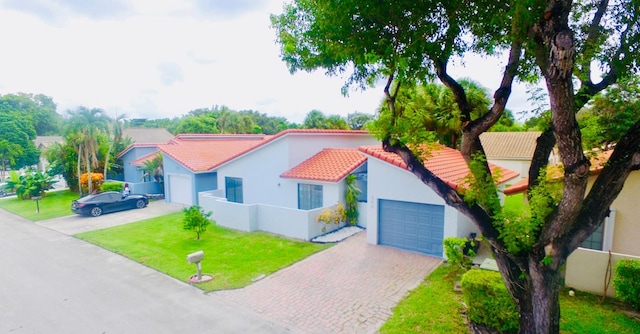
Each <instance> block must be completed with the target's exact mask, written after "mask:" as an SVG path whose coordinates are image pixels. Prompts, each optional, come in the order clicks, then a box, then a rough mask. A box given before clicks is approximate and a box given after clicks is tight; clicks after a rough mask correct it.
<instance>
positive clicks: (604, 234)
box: [580, 208, 616, 251]
mask: <svg viewBox="0 0 640 334" xmlns="http://www.w3.org/2000/svg"><path fill="white" fill-rule="evenodd" d="M615 224H616V209H614V208H611V209H610V210H609V215H607V217H605V219H604V221H603V222H602V224H600V226H598V229H596V230H595V231H594V232H593V233H592V234H591V235H590V236H589V237H588V238H587V239H586V240H585V241H583V242H582V244H581V245H580V247H582V248H588V249H594V250H601V251H607V250H610V249H611V248H613V230H614V227H615Z"/></svg>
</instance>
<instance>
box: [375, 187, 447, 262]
mask: <svg viewBox="0 0 640 334" xmlns="http://www.w3.org/2000/svg"><path fill="white" fill-rule="evenodd" d="M443 238H444V206H442V205H433V204H424V203H413V202H402V201H394V200H386V199H380V200H378V243H379V244H380V245H385V246H391V247H395V248H400V249H404V250H409V251H413V252H419V253H424V254H428V255H433V256H438V257H442V256H443V254H442V241H443Z"/></svg>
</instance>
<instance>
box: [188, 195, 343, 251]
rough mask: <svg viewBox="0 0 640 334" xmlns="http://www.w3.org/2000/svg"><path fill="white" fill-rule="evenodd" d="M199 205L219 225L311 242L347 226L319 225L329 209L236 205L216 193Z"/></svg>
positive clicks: (201, 196) (203, 199) (202, 196)
mask: <svg viewBox="0 0 640 334" xmlns="http://www.w3.org/2000/svg"><path fill="white" fill-rule="evenodd" d="M198 203H199V204H200V207H202V209H203V210H204V211H205V212H208V211H212V212H213V215H212V216H211V219H213V220H215V221H216V224H217V225H219V226H223V227H228V228H232V229H236V230H241V231H247V232H251V231H257V230H260V231H265V232H270V233H275V234H279V235H283V236H287V237H291V238H296V239H302V240H307V241H308V240H311V239H313V238H315V237H316V236H319V235H322V234H325V233H328V232H330V231H333V230H336V229H338V228H340V227H342V226H344V224H340V225H336V224H327V225H325V224H322V223H318V222H317V221H316V218H317V217H318V216H319V215H320V214H321V213H322V211H324V210H325V208H319V209H313V210H298V209H292V208H285V207H279V206H272V205H266V204H242V203H233V202H228V201H227V200H226V198H223V197H218V196H216V194H215V192H213V191H206V192H200V193H198ZM323 228H324V231H323Z"/></svg>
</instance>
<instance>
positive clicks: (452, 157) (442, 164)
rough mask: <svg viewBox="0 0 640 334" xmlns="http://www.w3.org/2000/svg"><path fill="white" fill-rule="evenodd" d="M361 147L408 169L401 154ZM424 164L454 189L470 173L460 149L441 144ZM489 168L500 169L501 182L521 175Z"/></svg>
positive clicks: (377, 148) (365, 151)
mask: <svg viewBox="0 0 640 334" xmlns="http://www.w3.org/2000/svg"><path fill="white" fill-rule="evenodd" d="M359 149H360V151H362V152H364V153H366V154H368V155H371V156H373V157H375V158H378V159H380V160H383V161H386V162H388V163H390V164H392V165H396V166H398V167H400V168H403V169H407V165H406V164H405V163H404V161H403V160H402V158H400V156H399V155H397V154H395V153H390V152H385V151H384V150H383V149H382V146H362V147H360V148H359ZM424 166H425V167H426V168H427V169H429V170H430V171H431V172H432V173H434V174H435V175H436V176H438V177H439V178H440V179H441V180H443V181H444V182H446V183H447V184H448V185H449V186H451V187H453V188H454V189H458V187H459V186H460V185H461V184H462V183H463V180H464V178H465V177H466V176H467V175H468V174H469V167H468V166H467V163H466V162H465V161H464V158H463V157H462V154H461V153H460V151H456V150H454V149H451V148H448V147H445V146H441V145H438V147H437V149H434V150H431V156H430V157H428V158H427V159H424ZM489 168H491V170H492V172H495V171H497V170H500V172H501V178H500V180H499V182H500V183H503V182H506V181H507V180H510V179H513V178H514V177H516V176H518V175H519V174H518V173H517V172H514V171H512V170H510V169H506V168H503V167H498V166H496V165H494V164H491V163H490V164H489Z"/></svg>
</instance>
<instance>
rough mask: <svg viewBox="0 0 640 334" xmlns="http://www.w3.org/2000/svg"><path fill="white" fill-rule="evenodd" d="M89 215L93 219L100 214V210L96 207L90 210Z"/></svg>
mask: <svg viewBox="0 0 640 334" xmlns="http://www.w3.org/2000/svg"><path fill="white" fill-rule="evenodd" d="M90 213H91V215H92V216H94V217H98V216H99V215H101V214H102V209H101V208H100V207H98V206H96V207H93V208H91V212H90Z"/></svg>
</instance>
